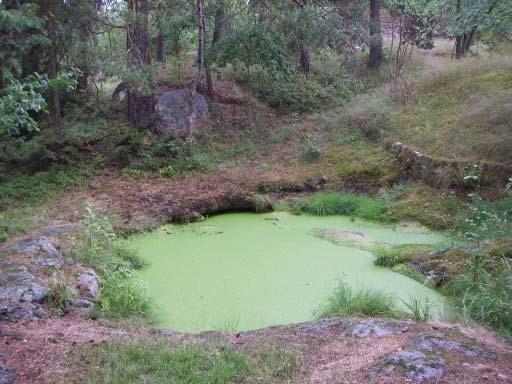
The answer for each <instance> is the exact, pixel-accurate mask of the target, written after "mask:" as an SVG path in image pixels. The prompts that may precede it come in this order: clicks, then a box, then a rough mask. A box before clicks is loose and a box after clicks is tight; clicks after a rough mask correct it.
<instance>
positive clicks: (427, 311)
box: [402, 296, 432, 322]
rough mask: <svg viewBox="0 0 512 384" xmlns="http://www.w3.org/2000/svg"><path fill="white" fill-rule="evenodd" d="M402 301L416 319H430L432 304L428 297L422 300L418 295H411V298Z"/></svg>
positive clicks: (421, 320)
mask: <svg viewBox="0 0 512 384" xmlns="http://www.w3.org/2000/svg"><path fill="white" fill-rule="evenodd" d="M402 303H403V304H404V305H405V307H406V308H407V309H408V310H409V312H410V313H411V314H412V317H413V319H414V320H415V321H420V322H423V321H429V320H430V319H431V317H432V314H431V304H430V302H429V301H428V299H425V300H421V299H419V298H418V297H414V296H411V297H409V300H407V301H406V300H402Z"/></svg>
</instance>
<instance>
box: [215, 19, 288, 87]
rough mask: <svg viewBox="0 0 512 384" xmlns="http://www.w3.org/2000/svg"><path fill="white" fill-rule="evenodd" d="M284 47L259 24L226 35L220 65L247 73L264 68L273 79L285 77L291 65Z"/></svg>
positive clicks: (221, 45) (219, 49)
mask: <svg viewBox="0 0 512 384" xmlns="http://www.w3.org/2000/svg"><path fill="white" fill-rule="evenodd" d="M285 52H286V49H285V44H284V42H283V41H281V40H280V39H279V38H278V37H276V36H275V35H272V34H271V33H269V32H267V31H265V29H263V28H261V26H260V25H257V24H251V25H248V26H247V25H246V26H243V28H240V29H238V30H236V31H234V32H233V33H231V34H229V35H228V36H226V37H225V38H224V39H223V40H222V42H221V43H220V45H219V48H218V54H217V57H216V58H211V59H213V61H215V60H216V61H218V62H219V64H220V65H226V64H227V63H232V64H234V65H239V64H241V65H243V66H244V69H245V71H246V72H247V73H249V71H250V69H251V68H252V67H254V66H258V68H260V69H264V71H265V73H267V74H269V76H270V78H271V79H272V80H277V79H282V78H286V77H287V76H288V73H289V72H290V65H289V63H288V60H287V58H286V56H285Z"/></svg>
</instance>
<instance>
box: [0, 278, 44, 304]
mask: <svg viewBox="0 0 512 384" xmlns="http://www.w3.org/2000/svg"><path fill="white" fill-rule="evenodd" d="M47 295H48V289H47V288H46V287H45V286H43V285H41V284H40V282H39V280H38V279H37V278H36V277H35V276H33V275H30V274H28V273H10V274H8V275H7V278H6V280H5V281H3V282H1V284H0V301H3V302H11V303H12V302H21V303H33V302H35V303H40V302H42V301H44V300H45V299H46V296H47Z"/></svg>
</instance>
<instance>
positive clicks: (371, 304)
mask: <svg viewBox="0 0 512 384" xmlns="http://www.w3.org/2000/svg"><path fill="white" fill-rule="evenodd" d="M352 315H360V316H382V317H387V316H391V317H394V316H396V308H395V302H394V300H393V297H392V296H390V295H389V294H387V293H384V292H382V291H377V290H374V289H370V288H362V289H354V288H352V287H350V286H349V285H347V284H346V283H345V282H343V281H340V282H339V283H338V286H337V287H336V289H335V290H334V292H333V293H332V294H331V295H330V296H329V298H328V299H327V302H326V303H325V304H324V305H323V306H321V307H320V308H319V310H318V311H317V312H316V317H317V318H328V317H336V316H352Z"/></svg>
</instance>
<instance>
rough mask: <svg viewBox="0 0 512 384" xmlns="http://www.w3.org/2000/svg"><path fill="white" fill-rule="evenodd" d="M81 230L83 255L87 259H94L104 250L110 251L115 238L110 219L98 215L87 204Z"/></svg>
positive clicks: (92, 207) (91, 206) (93, 208)
mask: <svg viewBox="0 0 512 384" xmlns="http://www.w3.org/2000/svg"><path fill="white" fill-rule="evenodd" d="M82 228H83V231H84V233H85V247H86V248H85V255H86V257H87V258H89V259H96V258H98V256H99V255H100V254H101V253H102V252H104V251H105V249H110V248H111V246H112V242H113V241H114V240H115V238H116V234H115V233H114V229H113V228H112V223H111V221H110V219H109V218H108V217H107V216H100V215H98V213H97V212H96V209H95V207H94V206H93V205H92V204H91V203H89V202H88V203H86V205H85V216H84V218H83V220H82Z"/></svg>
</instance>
